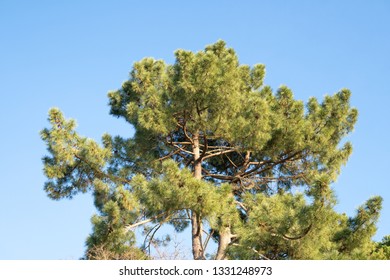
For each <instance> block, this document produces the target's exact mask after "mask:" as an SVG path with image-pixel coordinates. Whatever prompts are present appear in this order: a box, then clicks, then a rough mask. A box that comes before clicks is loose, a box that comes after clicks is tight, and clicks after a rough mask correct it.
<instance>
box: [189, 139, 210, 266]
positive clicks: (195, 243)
mask: <svg viewBox="0 0 390 280" xmlns="http://www.w3.org/2000/svg"><path fill="white" fill-rule="evenodd" d="M192 141H193V145H192V151H193V153H194V177H195V178H196V179H198V180H201V179H202V162H201V160H200V149H199V132H197V133H194V134H193V138H192ZM191 226H192V254H193V256H194V260H204V259H206V258H205V256H204V248H203V243H202V217H200V216H199V214H198V213H195V212H194V211H192V213H191Z"/></svg>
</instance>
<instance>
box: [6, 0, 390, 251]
mask: <svg viewBox="0 0 390 280" xmlns="http://www.w3.org/2000/svg"><path fill="white" fill-rule="evenodd" d="M389 13H390V2H389V1H385V0H383V1H379V0H376V1H334V0H332V1H116V0H114V1H61V2H60V1H17V0H16V1H11V0H0V94H1V99H0V100H1V102H0V125H1V135H0V154H1V160H0V172H1V181H0V222H1V226H0V259H78V258H80V257H81V256H82V255H83V252H84V241H85V238H86V237H87V235H88V233H89V232H90V231H91V224H90V217H91V215H92V214H93V213H95V209H94V207H93V202H92V199H91V196H90V195H88V194H86V195H79V196H77V197H75V198H74V199H73V200H62V201H51V200H50V199H49V198H47V196H46V194H45V193H44V191H43V183H44V181H45V177H44V176H43V173H42V162H41V158H42V156H43V155H45V154H46V150H45V149H46V148H45V145H44V143H43V142H42V141H41V140H40V136H39V131H40V130H41V129H42V128H44V127H46V126H47V125H48V123H47V121H46V118H47V112H48V110H49V108H51V107H59V108H60V109H61V110H62V111H63V112H64V114H65V116H67V117H72V118H75V119H76V120H77V123H78V124H79V126H78V132H79V133H80V134H82V135H84V136H88V137H91V138H94V139H97V140H99V139H100V137H101V135H102V134H103V133H104V132H108V133H110V134H114V135H116V134H119V135H123V136H130V135H131V134H132V130H131V128H130V127H129V126H128V125H126V124H125V123H124V121H122V120H118V119H116V118H113V117H111V116H110V115H109V114H108V112H109V108H108V106H107V102H108V100H107V92H108V91H110V90H114V89H117V88H119V87H120V86H121V84H122V83H123V82H124V81H125V80H126V79H127V77H128V73H129V71H130V70H131V67H132V64H133V63H134V62H135V61H137V60H140V59H141V58H143V57H146V56H152V57H155V58H158V59H164V60H166V61H168V62H173V52H174V51H175V50H176V49H179V48H183V49H188V50H193V51H197V50H201V49H203V48H204V47H205V45H208V44H211V43H214V42H215V41H217V40H218V39H223V40H225V41H226V42H227V44H228V46H230V47H233V48H234V49H235V50H236V52H237V53H238V56H239V58H240V62H241V63H244V64H249V65H253V64H255V63H264V64H265V65H266V71H267V74H266V78H265V83H266V84H268V85H270V86H272V87H273V88H274V89H277V87H279V86H280V85H282V84H284V85H287V86H289V87H290V88H291V89H292V90H293V92H294V94H295V97H296V98H297V99H302V100H308V98H309V97H310V96H316V97H318V98H319V99H322V98H323V96H324V95H325V94H333V93H335V92H337V91H338V90H340V89H341V88H344V87H346V88H349V89H350V90H351V91H352V101H351V103H352V105H353V106H354V107H356V108H358V110H359V119H358V122H357V125H356V128H355V131H354V132H353V133H352V135H351V136H350V137H348V140H350V141H352V143H353V146H354V152H353V154H352V156H351V158H350V160H349V162H348V164H347V165H346V166H344V167H343V169H342V172H341V175H340V177H339V179H338V181H337V183H335V184H334V186H333V187H334V189H335V190H336V194H337V196H338V200H339V204H338V206H337V210H338V211H340V212H346V213H347V214H349V215H353V214H354V211H355V210H356V208H357V207H358V206H359V205H360V204H362V203H364V201H365V200H367V199H368V198H369V197H371V196H374V195H381V196H382V197H383V198H384V204H383V210H382V215H381V219H380V221H379V224H378V226H379V228H378V233H377V235H376V239H377V240H379V239H381V237H382V236H383V235H386V234H390V186H389V183H388V179H387V175H388V174H387V173H388V172H389V171H388V169H389V166H390V164H389V162H388V161H389V158H390V148H389V144H386V143H390V132H389V128H390V125H389V120H390V118H389V117H388V114H389V104H390V86H389V83H388V80H389V77H390V67H389V65H390V52H389V50H390V17H389V16H388V15H389Z"/></svg>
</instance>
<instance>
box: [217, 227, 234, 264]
mask: <svg viewBox="0 0 390 280" xmlns="http://www.w3.org/2000/svg"><path fill="white" fill-rule="evenodd" d="M231 241H232V234H231V231H230V227H229V226H226V227H223V228H222V229H221V231H220V232H219V243H218V251H217V255H216V256H215V259H216V260H226V250H227V247H228V246H229V244H230V242H231Z"/></svg>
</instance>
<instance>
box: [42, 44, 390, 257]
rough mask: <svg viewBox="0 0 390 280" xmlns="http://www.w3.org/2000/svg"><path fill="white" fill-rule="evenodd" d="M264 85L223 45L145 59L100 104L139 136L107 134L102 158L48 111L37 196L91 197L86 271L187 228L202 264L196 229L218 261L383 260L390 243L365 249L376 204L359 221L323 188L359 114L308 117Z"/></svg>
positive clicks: (336, 111) (335, 109)
mask: <svg viewBox="0 0 390 280" xmlns="http://www.w3.org/2000/svg"><path fill="white" fill-rule="evenodd" d="M264 77H265V67H264V65H262V64H256V65H254V66H253V67H250V66H247V65H241V64H240V63H239V60H238V57H237V55H236V53H235V51H234V50H233V49H231V48H227V47H226V44H225V43H224V42H223V41H218V42H216V43H215V44H213V45H209V46H207V47H206V48H205V49H204V50H203V51H199V52H197V53H194V52H192V51H186V50H178V51H176V52H175V62H174V63H173V64H172V65H169V64H166V63H165V62H164V61H161V60H155V59H153V58H145V59H142V60H141V61H139V62H136V63H134V65H133V69H132V71H131V72H130V78H129V80H128V81H126V82H125V83H124V84H123V85H122V88H121V89H119V90H117V91H113V92H109V94H108V98H109V105H110V113H111V114H112V115H113V116H116V117H120V118H123V119H125V120H126V121H127V122H128V123H129V124H130V125H132V126H133V127H134V128H135V135H134V137H131V138H128V139H126V138H123V137H120V136H111V135H107V134H106V135H103V138H102V146H101V145H99V144H98V143H96V142H95V141H93V140H91V139H87V138H84V137H81V136H79V135H78V134H77V133H76V132H75V122H74V121H73V120H65V119H64V117H63V115H62V113H61V112H60V111H59V110H58V109H51V110H50V112H49V122H50V124H51V128H50V129H44V130H43V131H42V133H41V136H42V139H43V140H44V141H45V142H46V144H47V147H48V152H49V154H50V156H46V157H44V158H43V162H44V172H45V175H46V176H47V177H48V182H47V183H46V184H45V191H46V192H47V193H48V195H49V197H50V198H52V199H61V198H71V197H73V196H74V195H75V194H77V193H78V192H86V191H88V190H92V191H93V193H94V197H95V206H96V208H97V210H98V212H99V213H98V215H96V216H94V217H93V219H92V224H93V233H92V234H91V235H90V236H89V237H88V239H87V243H86V244H87V252H86V258H93V259H96V258H110V256H111V258H126V257H128V258H145V254H146V251H144V252H142V251H141V250H140V249H138V248H136V246H135V236H134V233H133V232H132V230H133V228H135V227H136V226H143V227H144V229H145V234H146V237H145V243H149V244H145V245H144V246H143V249H146V248H150V244H152V243H153V244H165V243H166V242H168V241H169V237H168V238H165V239H164V240H162V241H161V242H160V241H159V242H158V241H157V240H156V238H155V237H154V236H155V233H156V232H157V230H158V229H159V228H160V227H161V226H162V225H164V224H170V225H173V227H174V229H175V230H176V231H177V232H183V231H184V230H185V229H186V228H187V227H188V226H189V225H191V227H192V232H191V239H192V244H193V252H194V257H196V258H200V259H202V257H203V255H204V249H205V248H203V246H204V247H205V246H206V245H205V244H206V243H207V242H204V243H203V242H202V234H201V232H203V226H207V227H208V232H209V234H208V235H206V239H207V240H209V239H210V238H211V239H214V240H216V242H217V243H218V245H219V247H218V252H217V254H216V255H215V256H216V258H220V259H223V258H232V259H265V258H267V259H386V258H389V244H388V243H389V242H388V239H384V241H383V242H377V243H376V242H374V241H372V236H373V235H374V234H375V231H376V226H375V224H376V222H377V220H378V217H379V212H380V209H381V203H382V200H381V198H379V197H374V198H372V199H370V200H368V201H367V202H366V204H365V205H363V206H362V207H361V208H359V209H358V213H357V215H356V217H352V218H348V217H346V216H345V215H342V214H338V213H336V212H335V211H334V210H333V207H334V205H335V203H336V202H335V199H334V194H333V191H332V190H331V188H330V186H331V184H332V183H333V182H334V181H335V180H336V179H337V176H338V175H339V173H340V170H341V167H342V165H343V164H345V163H346V162H347V160H348V157H349V156H350V154H351V153H352V145H351V143H349V142H344V138H345V136H347V135H348V134H349V133H350V132H351V131H352V130H353V128H354V125H355V123H356V120H357V115H358V113H357V110H356V109H355V108H352V107H351V106H350V97H351V93H350V91H349V90H347V89H342V90H340V91H339V92H337V93H336V94H334V95H332V96H325V98H324V100H323V101H322V102H319V101H318V100H317V99H316V98H314V97H312V98H310V99H309V100H308V102H307V103H306V104H305V103H304V102H303V101H300V100H295V99H294V96H293V93H292V91H291V89H289V88H288V87H286V86H282V87H280V88H279V89H277V90H276V92H273V90H272V89H271V88H270V87H269V86H266V85H264V83H263V80H264ZM342 142H344V144H343V145H341V143H342ZM299 191H300V192H299ZM147 223H149V225H147Z"/></svg>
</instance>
